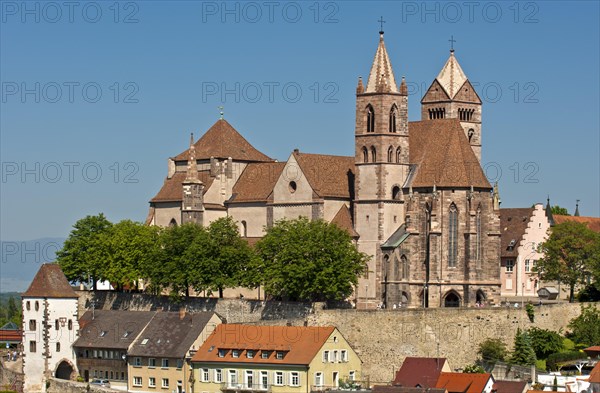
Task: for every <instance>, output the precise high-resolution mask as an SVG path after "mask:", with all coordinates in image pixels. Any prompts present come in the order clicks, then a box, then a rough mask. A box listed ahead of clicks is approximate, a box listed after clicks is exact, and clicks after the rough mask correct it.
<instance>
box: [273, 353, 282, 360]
mask: <svg viewBox="0 0 600 393" xmlns="http://www.w3.org/2000/svg"><path fill="white" fill-rule="evenodd" d="M275 358H276V359H277V360H282V359H283V351H277V352H276V354H275Z"/></svg>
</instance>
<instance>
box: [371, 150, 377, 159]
mask: <svg viewBox="0 0 600 393" xmlns="http://www.w3.org/2000/svg"><path fill="white" fill-rule="evenodd" d="M371 161H372V162H377V150H376V149H375V146H371Z"/></svg>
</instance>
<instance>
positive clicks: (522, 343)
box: [510, 328, 536, 366]
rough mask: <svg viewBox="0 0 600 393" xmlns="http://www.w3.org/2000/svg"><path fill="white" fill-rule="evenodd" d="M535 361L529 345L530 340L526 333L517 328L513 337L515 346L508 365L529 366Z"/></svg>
mask: <svg viewBox="0 0 600 393" xmlns="http://www.w3.org/2000/svg"><path fill="white" fill-rule="evenodd" d="M535 361H536V358H535V351H534V350H533V347H532V345H531V338H530V337H529V335H528V334H527V332H522V331H521V329H520V328H518V329H517V334H516V335H515V346H514V349H513V352H512V355H511V357H510V363H511V364H518V365H521V366H529V365H532V364H535Z"/></svg>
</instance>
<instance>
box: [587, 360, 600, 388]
mask: <svg viewBox="0 0 600 393" xmlns="http://www.w3.org/2000/svg"><path fill="white" fill-rule="evenodd" d="M588 382H590V383H600V362H598V363H596V365H595V366H594V368H593V369H592V371H591V372H590V378H589V379H588Z"/></svg>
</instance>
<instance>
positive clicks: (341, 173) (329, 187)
mask: <svg viewBox="0 0 600 393" xmlns="http://www.w3.org/2000/svg"><path fill="white" fill-rule="evenodd" d="M293 154H294V158H295V159H296V161H297V162H298V165H299V166H300V169H301V170H302V173H304V175H305V176H306V180H307V181H308V183H309V184H310V186H311V187H312V189H313V191H314V192H315V193H316V194H317V195H318V196H320V197H322V198H325V197H333V198H351V196H353V195H354V157H347V156H331V155H323V154H308V153H300V152H298V151H295V152H294V153H293Z"/></svg>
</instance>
